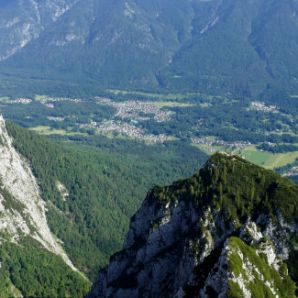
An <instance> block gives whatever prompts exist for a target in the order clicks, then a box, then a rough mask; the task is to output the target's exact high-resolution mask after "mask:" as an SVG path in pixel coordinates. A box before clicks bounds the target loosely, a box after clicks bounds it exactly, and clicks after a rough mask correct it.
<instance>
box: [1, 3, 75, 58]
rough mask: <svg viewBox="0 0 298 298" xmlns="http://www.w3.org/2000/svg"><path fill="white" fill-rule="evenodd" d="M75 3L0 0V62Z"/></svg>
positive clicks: (35, 37)
mask: <svg viewBox="0 0 298 298" xmlns="http://www.w3.org/2000/svg"><path fill="white" fill-rule="evenodd" d="M74 2H75V0H42V1H35V0H25V1H22V0H1V1H0V20H1V21H0V61H1V60H5V59H7V58H9V57H11V56H13V55H14V54H15V53H17V52H18V51H19V50H21V49H22V48H24V47H25V46H26V45H27V44H28V43H30V42H31V41H32V40H34V39H37V38H38V37H39V36H40V34H41V32H43V31H44V30H45V28H47V26H49V25H51V24H53V23H54V22H56V21H57V20H58V19H59V18H60V17H61V16H62V15H63V14H64V13H65V12H66V11H67V10H68V9H69V8H71V6H72V4H73V3H74Z"/></svg>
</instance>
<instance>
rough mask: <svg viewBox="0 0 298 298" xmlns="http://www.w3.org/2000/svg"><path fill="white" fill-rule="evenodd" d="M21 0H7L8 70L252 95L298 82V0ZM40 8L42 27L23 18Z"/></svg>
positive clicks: (1, 8) (4, 68)
mask: <svg viewBox="0 0 298 298" xmlns="http://www.w3.org/2000/svg"><path fill="white" fill-rule="evenodd" d="M18 2H20V1H1V2H0V12H2V13H3V14H4V16H5V18H4V21H3V22H4V23H3V25H2V29H1V30H2V31H3V30H4V31H3V32H4V33H2V34H1V36H3V40H2V41H0V43H1V48H2V49H3V50H2V51H4V52H5V53H10V54H9V55H10V56H11V57H10V58H9V57H8V56H9V55H7V54H5V53H2V57H7V59H4V58H2V59H3V61H2V63H0V71H1V72H2V74H5V75H7V74H10V75H12V76H18V77H27V78H30V79H33V80H35V81H34V82H35V84H38V83H40V82H41V81H39V79H40V78H42V79H51V80H52V81H53V82H58V81H59V80H64V81H67V80H70V81H71V82H80V83H82V82H89V83H90V84H91V85H94V86H101V87H113V88H133V89H150V90H152V89H158V90H168V89H170V90H177V89H178V90H180V91H181V90H183V91H185V90H188V91H189V90H196V91H201V92H206V93H212V94H223V93H224V94H230V93H232V94H234V95H238V96H249V97H250V96H254V95H256V94H259V95H260V94H262V93H263V92H265V93H270V94H271V92H272V90H275V92H276V90H284V91H286V92H288V93H293V94H295V92H296V91H297V89H298V87H297V75H298V63H297V59H296V53H297V51H298V41H297V40H298V38H297V36H298V33H297V32H298V30H297V29H298V28H297V26H298V19H297V10H298V7H297V6H298V4H297V1H295V0H283V1H280V0H269V1H268V0H249V1H246V0H238V1H236V0H211V1H201V0H174V1H173V0H172V1H169V0H153V1H147V0H126V1H124V0H113V1H110V0H78V1H74V0H73V1H70V0H69V1H57V0H56V1H41V2H40V3H39V2H37V1H29V0H27V1H24V3H25V2H28V3H26V4H27V5H25V6H24V7H23V10H22V12H21V11H20V5H19V6H17V5H16V3H18ZM34 3H35V4H34ZM37 3H38V4H37ZM29 4H30V5H29ZM34 7H35V8H34ZM33 8H34V9H33ZM36 11H37V12H38V14H37V13H36ZM8 12H9V13H8ZM36 14H37V15H38V16H39V15H40V17H39V18H40V22H39V21H38V22H37V25H36V24H35V23H36V22H35V21H34V22H35V23H34V22H33V21H30V22H29V23H28V22H27V21H25V20H23V19H26V17H27V16H28V18H30V20H35V19H37V18H38V17H37V16H36ZM56 16H57V17H56ZM58 16H59V18H58ZM19 19H20V20H19ZM49 20H50V21H49ZM32 22H33V23H34V24H31V23H32ZM7 24H11V25H10V26H8V25H7ZM22 24H23V25H22ZM24 24H25V25H24ZM22 26H23V27H24V28H30V30H29V29H26V30H27V31H28V32H29V33H30V32H31V31H32V32H33V33H30V34H29V33H26V34H27V35H28V36H29V37H28V38H27V41H26V42H24V40H23V39H22V38H21V39H20V37H19V35H18V34H17V33H15V32H21V35H22V36H23V37H24V36H26V34H24V32H23V31H24V30H25V29H24V28H23V27H22ZM20 28H23V29H20ZM22 30H23V31H22ZM27 31H26V32H27ZM22 32H23V33H22ZM7 36H8V37H9V36H13V37H14V39H16V40H15V41H13V40H10V39H7ZM31 36H33V37H31ZM18 39H19V41H18ZM9 40H10V41H9ZM6 43H8V44H16V47H20V46H17V45H18V44H21V45H22V47H23V48H22V49H21V50H17V51H16V53H15V54H14V55H13V52H12V51H13V50H12V49H10V50H4V49H5V48H7V47H8V48H9V45H6ZM25 44H26V46H25ZM7 51H8V52H7ZM5 55H6V56H5Z"/></svg>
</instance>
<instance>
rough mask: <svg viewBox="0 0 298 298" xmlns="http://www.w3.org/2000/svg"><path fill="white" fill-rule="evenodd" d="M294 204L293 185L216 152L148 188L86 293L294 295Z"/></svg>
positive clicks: (297, 196) (297, 190)
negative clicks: (188, 173)
mask: <svg viewBox="0 0 298 298" xmlns="http://www.w3.org/2000/svg"><path fill="white" fill-rule="evenodd" d="M284 206H287V207H285V208H284ZM289 206H291V207H289ZM297 206H298V187H297V186H296V185H294V184H292V183H291V182H288V181H287V180H285V179H283V178H281V177H279V176H278V175H275V174H274V173H273V172H270V171H265V170H263V169H261V168H259V167H257V166H254V165H252V164H250V163H248V162H246V161H244V160H242V159H240V158H238V157H234V156H227V155H224V154H216V155H215V156H213V157H212V158H211V159H210V160H209V161H208V162H207V163H206V165H205V166H204V168H202V169H201V170H200V172H199V173H198V174H196V175H194V176H193V177H191V178H190V179H187V180H185V181H179V182H177V183H174V184H173V185H172V186H169V187H165V188H159V187H156V188H154V189H153V190H152V191H151V192H150V193H149V194H148V196H147V198H146V199H145V201H144V203H143V204H142V206H141V208H140V209H139V211H138V212H137V213H136V214H135V215H134V216H133V218H132V219H131V224H130V228H129V232H128V234H127V238H126V241H125V243H124V247H123V250H122V251H121V252H119V253H116V254H115V255H114V256H112V257H111V259H110V263H109V265H108V266H107V267H106V268H105V269H103V270H101V272H100V274H99V278H98V281H97V282H96V283H95V284H94V286H93V289H92V291H91V293H90V294H89V298H94V297H121V298H122V297H247V298H249V297H295V283H294V282H293V280H292V278H293V279H294V280H295V276H297V275H296V274H297V273H296V272H295V268H293V266H291V264H290V263H291V262H289V260H291V259H292V258H295V257H296V255H295V253H296V252H295V249H297V246H296V247H295V244H294V243H295V241H296V240H295V241H294V240H293V239H297V235H298V234H297V233H298V225H297V212H298V208H297ZM288 207H289V208H288ZM287 263H288V264H289V269H290V273H291V275H289V273H288V267H287ZM295 281H296V282H297V280H295Z"/></svg>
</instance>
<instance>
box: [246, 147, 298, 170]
mask: <svg viewBox="0 0 298 298" xmlns="http://www.w3.org/2000/svg"><path fill="white" fill-rule="evenodd" d="M241 155H242V156H244V157H245V158H246V159H247V160H249V161H251V162H253V163H255V164H258V165H261V166H263V167H264V168H267V169H276V168H280V167H283V166H285V165H287V164H291V163H293V162H294V161H295V160H296V159H297V158H298V151H295V152H287V153H277V154H273V153H270V152H265V151H260V150H258V149H256V147H255V146H249V147H247V148H245V149H244V150H243V151H242V152H241Z"/></svg>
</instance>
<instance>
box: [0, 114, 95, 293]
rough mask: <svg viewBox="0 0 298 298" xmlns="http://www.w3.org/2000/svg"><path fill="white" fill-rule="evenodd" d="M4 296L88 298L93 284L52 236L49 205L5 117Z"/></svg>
mask: <svg viewBox="0 0 298 298" xmlns="http://www.w3.org/2000/svg"><path fill="white" fill-rule="evenodd" d="M0 184H1V186H0V262H1V266H0V293H1V294H0V296H1V297H3V298H6V297H49V296H51V297H62V296H63V297H83V296H84V294H85V293H86V291H87V290H88V285H89V283H88V281H87V278H85V277H84V276H83V275H82V274H81V273H79V272H78V270H77V269H76V268H75V267H74V265H73V264H72V262H71V260H70V259H69V257H68V255H67V254H66V253H65V251H64V249H63V246H62V243H61V242H60V241H59V239H58V238H57V237H55V235H54V234H53V233H52V231H51V230H50V228H49V226H48V222H47V218H46V208H45V202H44V200H43V199H42V197H41V196H40V192H39V188H38V184H37V181H36V179H35V177H34V176H33V174H32V171H31V169H30V167H29V165H28V163H27V161H26V160H25V159H24V158H23V156H22V155H20V154H19V153H18V152H17V151H16V150H15V148H14V147H13V145H12V139H11V137H10V136H9V135H8V133H7V130H6V125H5V122H4V120H3V118H2V116H1V117H0Z"/></svg>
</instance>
